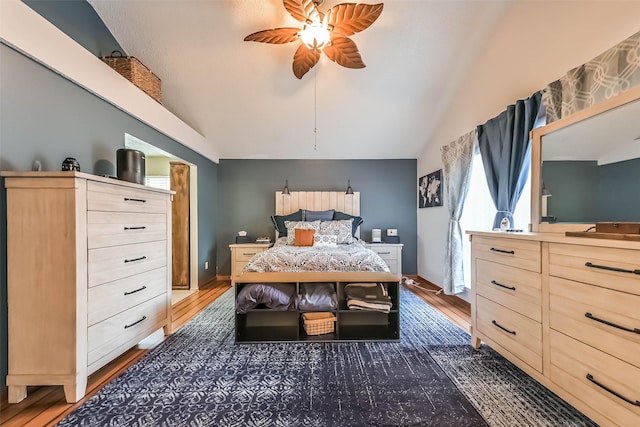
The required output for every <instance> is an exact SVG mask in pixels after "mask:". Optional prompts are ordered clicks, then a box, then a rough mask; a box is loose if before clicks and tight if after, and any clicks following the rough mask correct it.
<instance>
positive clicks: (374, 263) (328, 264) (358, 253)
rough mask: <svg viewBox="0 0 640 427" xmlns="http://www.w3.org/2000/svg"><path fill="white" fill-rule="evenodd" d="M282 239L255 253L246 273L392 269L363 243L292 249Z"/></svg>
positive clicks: (292, 247)
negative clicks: (270, 246)
mask: <svg viewBox="0 0 640 427" xmlns="http://www.w3.org/2000/svg"><path fill="white" fill-rule="evenodd" d="M285 242H286V238H280V239H278V240H277V241H276V243H275V244H274V245H273V247H272V248H270V249H268V250H266V251H264V252H261V253H258V254H256V255H255V256H254V257H253V258H251V260H249V262H248V264H247V265H246V267H245V268H244V270H243V271H251V272H258V273H266V272H275V271H280V272H285V271H286V272H294V271H295V272H299V271H384V272H388V271H389V267H388V266H387V264H386V263H385V262H384V260H383V259H382V258H380V256H379V255H378V254H376V253H375V252H373V251H372V250H370V249H367V248H366V247H365V246H364V244H363V243H362V242H360V241H358V242H355V243H352V244H349V245H338V247H326V246H320V247H318V246H292V245H287V244H286V243H285Z"/></svg>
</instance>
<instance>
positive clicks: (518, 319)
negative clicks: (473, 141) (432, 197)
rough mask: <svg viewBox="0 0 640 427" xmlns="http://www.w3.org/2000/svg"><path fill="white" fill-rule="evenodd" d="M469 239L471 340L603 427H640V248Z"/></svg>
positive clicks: (549, 237) (532, 237)
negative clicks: (490, 348)
mask: <svg viewBox="0 0 640 427" xmlns="http://www.w3.org/2000/svg"><path fill="white" fill-rule="evenodd" d="M471 234H472V240H471V242H472V269H473V271H472V278H473V280H472V335H473V336H472V341H473V342H472V344H473V345H474V346H476V347H477V346H479V345H480V342H481V341H485V342H486V343H488V344H489V345H491V346H492V347H494V349H496V350H497V351H498V352H500V353H501V354H502V355H503V356H505V357H506V358H508V359H509V360H511V361H512V362H513V363H514V364H516V365H518V366H519V367H520V368H522V369H523V370H524V371H525V372H527V373H528V374H529V375H531V376H533V377H534V378H536V379H537V380H538V381H540V382H541V383H542V384H544V385H545V386H546V387H547V388H549V389H550V390H552V391H553V392H555V393H556V394H558V395H559V396H561V397H562V398H563V399H565V400H567V401H568V402H569V403H571V404H572V405H574V406H575V407H576V408H578V409H579V410H580V411H582V412H584V413H585V414H586V415H587V416H589V417H591V418H592V419H593V420H594V421H596V422H598V423H599V424H601V425H603V426H632V425H633V426H635V425H640V244H638V243H636V242H619V241H615V240H602V239H586V238H585V239H579V238H568V237H564V236H562V235H558V234H550V233H536V234H533V233H526V234H524V235H522V236H505V235H504V234H500V233H471Z"/></svg>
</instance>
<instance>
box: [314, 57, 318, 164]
mask: <svg viewBox="0 0 640 427" xmlns="http://www.w3.org/2000/svg"><path fill="white" fill-rule="evenodd" d="M317 150H318V67H315V68H314V70H313V151H317Z"/></svg>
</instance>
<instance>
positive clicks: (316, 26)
mask: <svg viewBox="0 0 640 427" xmlns="http://www.w3.org/2000/svg"><path fill="white" fill-rule="evenodd" d="M300 40H302V43H304V44H305V46H307V47H308V48H309V49H322V48H323V47H325V46H326V45H328V44H329V42H330V41H331V32H330V31H329V29H328V28H327V26H326V25H324V24H322V23H320V22H317V21H314V22H311V23H310V24H306V25H305V26H304V28H303V29H302V31H300Z"/></svg>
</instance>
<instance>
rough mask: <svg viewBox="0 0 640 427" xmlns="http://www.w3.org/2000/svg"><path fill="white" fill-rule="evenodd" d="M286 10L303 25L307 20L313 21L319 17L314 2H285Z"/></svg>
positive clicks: (311, 0)
mask: <svg viewBox="0 0 640 427" xmlns="http://www.w3.org/2000/svg"><path fill="white" fill-rule="evenodd" d="M284 8H285V9H287V12H289V13H290V14H291V16H293V17H294V19H295V20H297V21H299V22H302V23H305V22H306V21H307V19H310V20H312V21H313V19H314V18H315V17H316V16H318V9H317V8H316V7H315V3H314V2H313V0H284ZM320 19H322V17H320Z"/></svg>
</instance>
